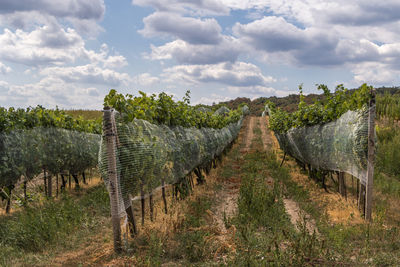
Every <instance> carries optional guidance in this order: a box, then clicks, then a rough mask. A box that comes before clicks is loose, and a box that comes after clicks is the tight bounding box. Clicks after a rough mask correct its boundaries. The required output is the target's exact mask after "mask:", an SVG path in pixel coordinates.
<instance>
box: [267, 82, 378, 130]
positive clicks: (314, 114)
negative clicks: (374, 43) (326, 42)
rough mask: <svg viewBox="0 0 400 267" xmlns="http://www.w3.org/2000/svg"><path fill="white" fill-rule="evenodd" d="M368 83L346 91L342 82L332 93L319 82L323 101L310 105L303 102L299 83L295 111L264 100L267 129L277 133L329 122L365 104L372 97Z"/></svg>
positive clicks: (301, 88)
mask: <svg viewBox="0 0 400 267" xmlns="http://www.w3.org/2000/svg"><path fill="white" fill-rule="evenodd" d="M372 89H373V88H372V87H371V86H367V85H366V84H363V85H362V86H361V87H360V88H358V89H357V90H354V91H352V92H349V91H348V90H347V89H346V88H344V87H343V85H338V86H337V87H336V89H335V93H333V94H332V93H331V92H330V91H329V89H328V87H327V86H326V85H323V84H320V85H318V90H322V91H323V94H324V99H323V100H317V101H315V102H314V103H313V104H311V105H307V103H306V102H305V96H304V94H303V86H302V85H300V86H299V91H300V102H299V104H298V110H297V111H295V112H293V113H288V112H286V111H283V110H281V109H276V108H275V106H274V105H273V103H272V102H270V101H267V103H266V104H267V108H268V113H269V115H270V120H269V122H270V128H271V129H272V130H273V131H274V132H276V133H284V132H287V131H288V130H289V129H290V128H293V127H294V128H297V127H305V126H311V125H316V124H323V123H328V122H331V121H333V120H336V119H338V118H339V117H340V116H341V115H343V114H344V113H345V112H346V111H348V110H357V109H361V108H363V107H364V106H365V105H367V104H368V102H369V100H370V98H371V90H372Z"/></svg>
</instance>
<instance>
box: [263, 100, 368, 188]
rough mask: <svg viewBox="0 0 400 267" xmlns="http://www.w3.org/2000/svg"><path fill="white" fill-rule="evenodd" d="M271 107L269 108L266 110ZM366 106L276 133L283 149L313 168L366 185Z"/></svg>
mask: <svg viewBox="0 0 400 267" xmlns="http://www.w3.org/2000/svg"><path fill="white" fill-rule="evenodd" d="M371 108H375V106H373V107H371ZM268 112H269V110H268V108H267V107H266V111H265V112H264V114H265V113H268ZM368 112H369V110H368V109H367V108H364V109H361V110H357V111H347V112H346V113H344V114H343V115H342V116H341V117H340V118H339V119H337V120H335V121H332V122H329V123H326V124H320V125H315V126H308V127H302V128H291V129H290V130H289V131H287V132H286V133H275V136H276V138H277V139H278V142H279V145H280V147H281V149H282V150H283V151H284V152H286V153H287V154H288V155H290V156H292V157H294V158H296V159H297V160H299V161H301V162H302V163H305V164H310V165H311V166H312V167H313V168H316V169H320V170H331V171H341V172H346V173H349V174H351V175H353V176H355V177H357V178H358V179H360V181H361V183H362V184H364V185H365V184H366V177H367V163H368V161H367V160H368Z"/></svg>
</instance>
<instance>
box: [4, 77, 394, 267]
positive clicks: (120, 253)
mask: <svg viewBox="0 0 400 267" xmlns="http://www.w3.org/2000/svg"><path fill="white" fill-rule="evenodd" d="M318 89H319V90H322V92H323V94H322V95H321V97H319V98H318V99H317V100H316V101H314V102H313V103H312V104H310V103H306V101H305V98H306V96H304V95H303V89H302V86H300V87H299V93H300V97H299V103H297V107H296V108H295V110H294V111H293V112H287V111H285V110H284V109H282V108H277V107H276V104H274V102H272V101H267V102H266V105H265V111H264V112H263V117H254V116H249V113H250V112H253V111H252V106H251V103H250V104H249V102H246V103H242V104H240V105H237V108H235V109H233V108H232V109H229V108H227V107H226V106H225V105H216V106H214V107H207V106H192V105H191V104H190V92H189V91H188V92H187V93H186V95H185V97H184V98H183V99H182V100H180V101H175V100H173V98H172V96H169V95H167V94H165V93H160V94H158V95H155V94H153V95H147V94H145V93H143V92H139V95H138V96H134V95H130V94H126V95H123V94H120V93H118V92H117V91H115V90H111V91H110V92H109V94H108V95H106V96H105V98H104V110H103V115H102V116H103V118H102V119H101V118H98V113H93V114H90V115H88V117H90V118H91V119H87V118H85V119H84V118H83V117H81V116H79V112H72V111H71V112H68V111H62V110H58V109H56V110H48V109H45V108H43V107H41V106H38V107H36V108H28V109H13V108H10V109H8V110H7V109H4V108H1V109H0V113H1V114H0V147H1V150H0V160H1V161H0V177H1V179H0V188H1V198H2V200H3V202H4V211H5V212H7V213H11V214H10V215H7V216H6V215H0V216H1V218H0V248H1V252H0V266H1V265H5V266H9V265H10V263H11V261H15V262H16V263H15V265H18V266H24V265H38V266H61V265H70V266H78V265H90V266H100V265H117V266H119V265H133V266H161V265H162V266H192V265H196V266H210V265H228V266H260V265H261V266H262V265H279V266H326V265H343V266H347V265H362V266H364V265H366V266H367V265H375V266H395V265H397V264H400V249H399V248H400V243H399V242H400V231H399V230H398V226H399V223H400V216H398V212H399V210H398V207H399V206H400V194H399V192H400V177H399V175H400V172H399V169H400V165H399V162H400V158H398V153H397V149H400V141H399V140H400V130H399V128H398V127H399V126H398V123H397V122H398V120H399V118H400V117H399V116H398V111H400V109H399V108H398V107H399V100H400V99H399V98H398V96H397V95H390V94H388V93H387V94H384V95H381V94H378V95H376V96H375V91H374V89H373V88H372V87H370V86H367V85H365V84H364V85H362V86H361V87H360V88H358V89H356V90H347V89H345V88H344V87H343V86H342V85H339V86H337V87H336V89H335V90H334V92H333V93H331V92H330V90H329V89H328V87H327V86H325V85H318ZM375 101H376V106H375ZM290 109H292V107H291V108H290ZM375 111H376V127H375V125H374V121H375V120H374V116H375ZM259 115H261V114H259ZM375 129H376V136H375ZM375 142H377V146H376V147H375V146H374V144H375ZM374 167H375V169H374ZM96 169H97V170H96ZM88 173H91V174H93V173H94V175H95V176H100V177H99V178H101V182H99V183H96V184H94V185H90V186H89V185H86V186H84V187H82V183H83V184H87V178H86V176H87V175H88ZM68 177H72V178H73V180H74V182H75V190H67V183H68V179H67V178H68ZM310 178H311V179H310ZM80 179H82V180H81V181H82V182H81V183H80ZM59 181H60V184H59ZM354 181H356V184H354ZM53 183H56V185H55V186H54V185H53ZM29 184H32V185H35V186H36V189H34V190H33V191H32V193H30V192H29V190H27V185H29ZM81 187H82V188H81ZM20 188H22V191H21V189H20ZM54 189H56V194H55V193H54V192H53V191H54ZM337 191H338V192H337ZM21 192H22V193H21ZM33 192H34V193H33ZM38 192H40V193H41V194H42V197H40V198H39V197H37V196H38V194H39V193H38ZM372 192H373V198H371V196H372ZM21 194H22V195H21ZM35 196H36V197H35ZM372 199H373V201H372ZM13 200H14V203H18V205H17V206H16V207H15V211H14V212H13V210H12V209H13V205H12V203H13ZM17 200H18V201H17ZM398 204H399V205H398ZM36 214H37V216H36ZM110 214H111V217H110ZM339 214H340V215H339ZM364 218H365V219H366V220H365V219H364ZM53 247H54V248H53Z"/></svg>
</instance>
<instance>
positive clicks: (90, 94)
mask: <svg viewBox="0 0 400 267" xmlns="http://www.w3.org/2000/svg"><path fill="white" fill-rule="evenodd" d="M0 88H1V90H0V92H1V93H0V106H5V107H9V106H18V107H28V106H36V105H37V104H40V105H43V106H45V107H48V108H54V107H55V106H58V107H60V108H82V107H85V108H87V109H100V108H101V105H102V98H103V97H102V96H101V94H100V93H99V91H98V89H96V88H93V87H89V88H87V87H84V86H78V85H76V84H70V83H66V82H64V81H63V80H61V79H58V78H55V77H45V78H43V79H42V80H40V81H38V82H36V83H26V84H23V85H11V84H8V83H1V82H0Z"/></svg>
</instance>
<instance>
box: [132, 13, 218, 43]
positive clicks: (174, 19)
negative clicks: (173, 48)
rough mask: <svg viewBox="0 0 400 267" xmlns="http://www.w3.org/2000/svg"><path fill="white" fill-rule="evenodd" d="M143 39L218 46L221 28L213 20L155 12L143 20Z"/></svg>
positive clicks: (141, 31)
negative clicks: (164, 39) (160, 38)
mask: <svg viewBox="0 0 400 267" xmlns="http://www.w3.org/2000/svg"><path fill="white" fill-rule="evenodd" d="M143 23H144V29H142V30H140V31H139V33H141V34H142V35H143V36H145V37H160V36H167V37H170V36H172V37H175V38H179V39H182V40H184V41H186V42H188V43H191V44H218V43H219V42H220V41H221V35H220V32H221V27H220V26H219V24H218V22H217V21H216V20H215V19H213V18H211V19H210V18H208V19H203V20H202V19H196V18H191V17H181V16H179V15H172V14H171V13H166V12H155V13H153V14H151V15H149V16H147V17H146V18H144V19H143Z"/></svg>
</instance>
